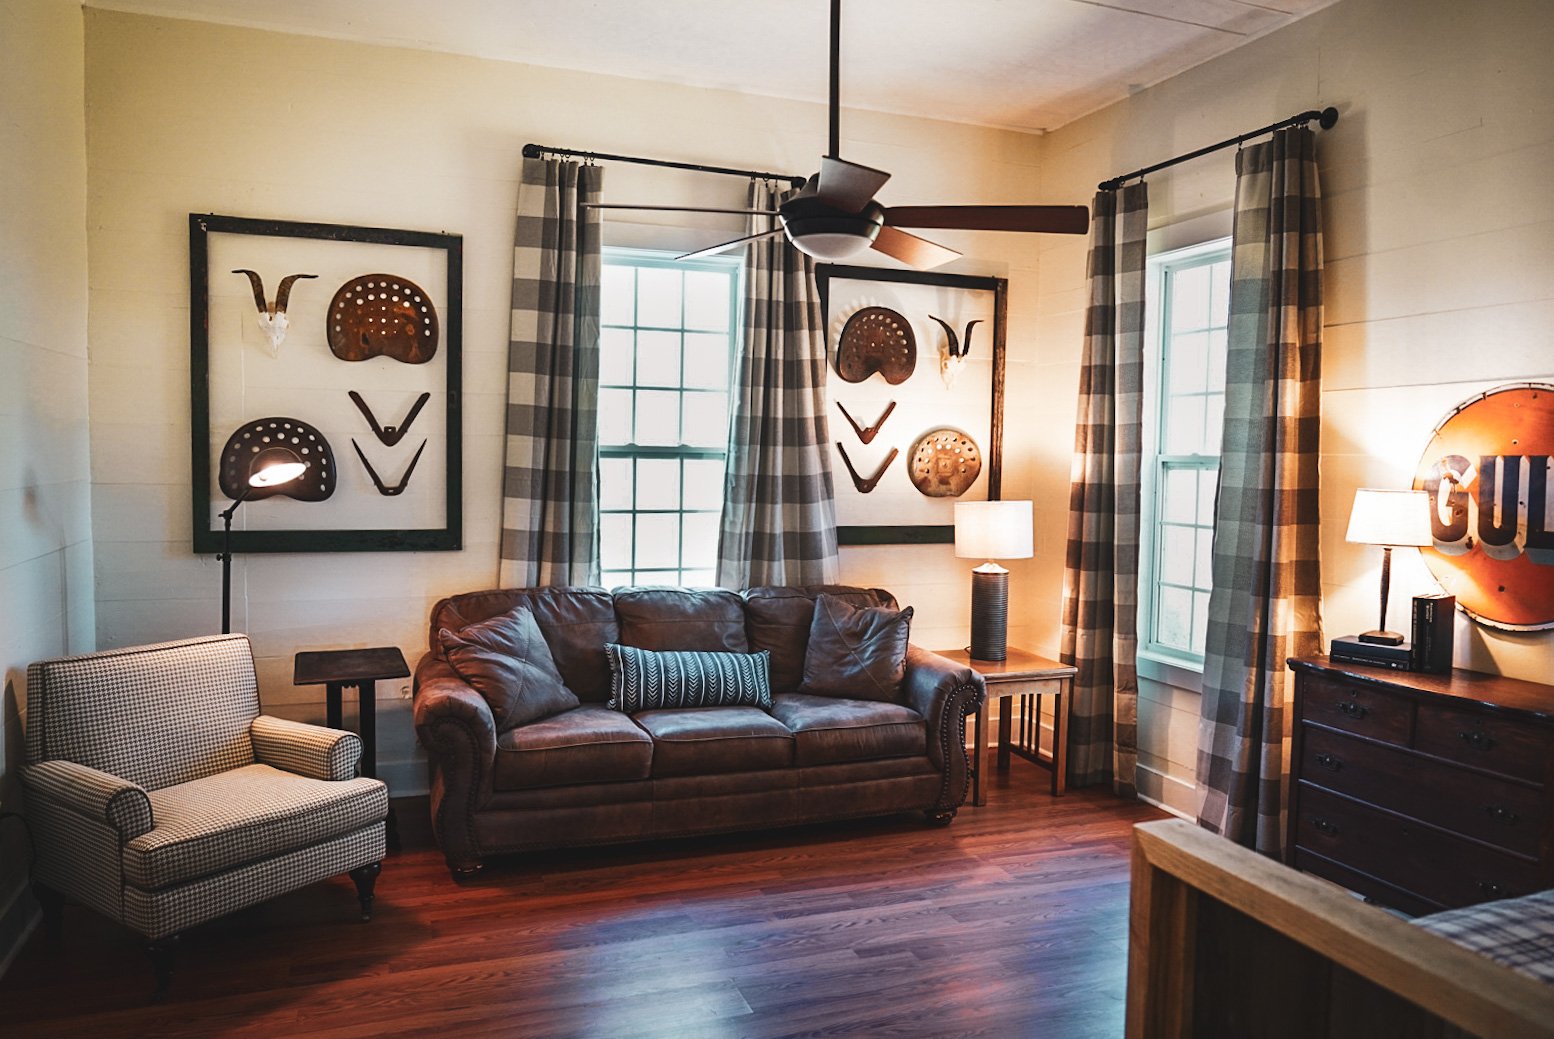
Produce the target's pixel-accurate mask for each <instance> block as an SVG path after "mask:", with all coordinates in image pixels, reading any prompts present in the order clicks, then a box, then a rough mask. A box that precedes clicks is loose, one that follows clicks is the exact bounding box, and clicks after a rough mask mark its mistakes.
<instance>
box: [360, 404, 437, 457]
mask: <svg viewBox="0 0 1554 1039" xmlns="http://www.w3.org/2000/svg"><path fill="white" fill-rule="evenodd" d="M347 393H348V394H349V396H350V398H351V401H352V402H353V403H354V404H355V405H356V407H357V408H358V409H359V410H360V411H361V413H362V415H363V416H364V417H365V418H366V419H367V425H369V426H371V427H372V434H373V436H375V437H377V438H378V439H379V440H380V441H382V442H383V445H384V446H385V447H393V446H394V445H395V444H397V443H399V442H400V441H401V440H403V439H404V438H405V434H406V433H408V432H410V424H411V423H412V422H414V421H415V417H416V416H417V415H419V414H421V409H422V408H423V407H425V406H426V402H427V401H429V400H431V399H432V395H431V394H430V393H423V394H421V396H419V397H417V398H416V402H415V403H414V404H412V405H410V411H409V413H408V414H407V415H405V418H404V421H403V422H401V423H400V424H399V425H397V426H380V425H378V419H377V417H376V416H375V415H373V413H372V409H371V408H369V407H368V406H367V402H366V401H364V400H362V395H361V394H360V393H357V392H356V391H355V390H348V391H347Z"/></svg>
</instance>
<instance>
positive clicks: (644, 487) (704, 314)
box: [599, 250, 738, 586]
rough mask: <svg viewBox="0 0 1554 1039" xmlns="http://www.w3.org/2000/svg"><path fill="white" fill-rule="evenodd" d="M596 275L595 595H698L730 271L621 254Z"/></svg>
mask: <svg viewBox="0 0 1554 1039" xmlns="http://www.w3.org/2000/svg"><path fill="white" fill-rule="evenodd" d="M605 266H606V269H607V276H606V278H605V279H604V292H605V293H607V294H610V295H611V297H612V298H607V299H604V300H602V301H601V308H600V309H601V312H602V314H603V315H605V318H606V319H605V320H604V321H603V322H602V323H601V345H602V346H603V347H604V348H605V352H604V354H602V360H601V366H600V395H599V398H600V423H599V428H600V445H599V455H600V503H601V508H600V551H601V572H602V577H603V580H604V582H605V584H607V585H623V584H683V585H688V586H697V585H703V586H704V585H710V584H712V582H713V571H714V569H715V567H716V563H717V559H716V554H717V530H718V521H719V519H720V515H721V509H722V500H723V476H724V470H725V465H726V454H727V439H728V428H727V425H728V414H729V404H728V387H727V381H728V378H727V376H728V372H729V370H730V368H731V361H732V354H733V344H734V337H735V334H736V329H737V321H736V318H737V312H738V269H737V266H736V265H735V264H734V263H732V262H720V261H712V262H710V263H709V262H705V261H704V262H701V263H694V262H692V263H679V262H676V261H673V260H670V259H668V258H664V257H659V256H653V255H646V254H630V255H627V254H626V251H624V250H621V251H616V252H615V254H614V255H613V256H612V255H611V251H609V250H607V251H606V255H605ZM622 297H629V298H622ZM693 346H694V348H695V349H694V350H693Z"/></svg>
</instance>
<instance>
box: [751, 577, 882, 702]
mask: <svg viewBox="0 0 1554 1039" xmlns="http://www.w3.org/2000/svg"><path fill="white" fill-rule="evenodd" d="M817 595H832V596H835V597H836V598H838V599H840V600H842V601H843V602H845V603H847V604H848V605H849V606H885V607H888V608H890V609H895V608H896V597H895V596H893V595H891V594H890V593H889V592H887V591H885V590H884V589H883V588H855V587H853V586H851V585H840V584H823V585H809V586H808V587H803V588H799V587H791V586H787V585H774V586H768V587H762V588H751V589H750V590H749V591H747V592H745V611H746V615H745V632H746V637H747V639H748V640H749V643H750V650H751V652H757V651H759V650H763V649H764V650H766V651H767V652H769V653H771V655H772V691H773V692H774V693H791V692H795V691H797V690H798V688H799V686H801V685H803V684H804V654H805V651H806V650H807V649H808V648H809V629H810V625H811V624H813V623H814V620H815V596H817Z"/></svg>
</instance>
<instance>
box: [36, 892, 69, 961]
mask: <svg viewBox="0 0 1554 1039" xmlns="http://www.w3.org/2000/svg"><path fill="white" fill-rule="evenodd" d="M32 895H33V897H34V898H36V899H37V900H38V905H40V906H42V907H43V940H44V942H45V943H46V944H47V945H49V946H50V947H53V946H57V945H59V942H60V937H61V936H62V935H63V934H64V930H65V896H64V895H62V894H60V893H59V892H58V891H55V890H54V889H53V888H51V887H49V886H48V885H47V884H40V883H38V882H37V881H33V883H32Z"/></svg>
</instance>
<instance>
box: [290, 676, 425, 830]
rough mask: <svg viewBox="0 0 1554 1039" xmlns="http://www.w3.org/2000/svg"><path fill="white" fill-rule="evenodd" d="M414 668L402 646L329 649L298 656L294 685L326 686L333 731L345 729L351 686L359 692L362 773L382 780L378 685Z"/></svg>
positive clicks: (391, 819) (390, 821) (391, 825)
mask: <svg viewBox="0 0 1554 1039" xmlns="http://www.w3.org/2000/svg"><path fill="white" fill-rule="evenodd" d="M409 677H410V668H409V666H408V665H407V664H406V663H405V655H404V654H403V653H401V652H400V651H399V647H398V646H379V647H376V648H373V649H328V650H321V651H318V652H305V653H298V654H297V656H296V659H295V660H294V661H293V664H292V674H291V684H292V685H322V686H323V687H324V697H325V712H326V717H327V724H328V725H329V727H330V728H331V729H338V728H341V727H342V716H343V714H344V711H343V706H342V704H341V700H342V698H343V697H344V695H345V690H346V688H347V687H354V688H355V689H356V691H357V697H358V699H357V702H358V704H359V705H360V714H359V717H360V722H359V725H360V727H361V738H362V762H361V774H362V775H364V776H370V777H371V778H373V779H376V778H378V720H377V719H378V713H377V712H378V682H379V681H380V680H385V679H390V678H409ZM388 841H389V846H390V847H392V848H397V847H398V845H399V833H398V827H397V826H395V824H394V810H393V808H390V809H389V816H388Z"/></svg>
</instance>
